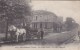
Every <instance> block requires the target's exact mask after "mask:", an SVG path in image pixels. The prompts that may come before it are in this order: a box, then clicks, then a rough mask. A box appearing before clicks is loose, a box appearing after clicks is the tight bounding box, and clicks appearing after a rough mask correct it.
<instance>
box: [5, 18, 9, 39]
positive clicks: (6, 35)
mask: <svg viewBox="0 0 80 50" xmlns="http://www.w3.org/2000/svg"><path fill="white" fill-rule="evenodd" d="M8 24H9V23H8V19H7V20H6V34H5V40H8Z"/></svg>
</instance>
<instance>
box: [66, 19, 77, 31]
mask: <svg viewBox="0 0 80 50" xmlns="http://www.w3.org/2000/svg"><path fill="white" fill-rule="evenodd" d="M65 25H66V29H67V31H70V30H72V29H74V28H75V27H76V26H77V23H76V22H75V20H74V19H73V18H71V17H67V18H66V21H65Z"/></svg>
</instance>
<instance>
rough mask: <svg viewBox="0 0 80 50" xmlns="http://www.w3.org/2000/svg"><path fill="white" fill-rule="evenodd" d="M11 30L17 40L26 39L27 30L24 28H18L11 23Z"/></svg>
mask: <svg viewBox="0 0 80 50" xmlns="http://www.w3.org/2000/svg"><path fill="white" fill-rule="evenodd" d="M9 32H10V35H11V36H12V37H16V42H19V40H21V39H22V40H23V41H25V40H26V30H25V29H24V28H17V27H16V26H14V25H11V26H10V27H9ZM20 38H21V39H20ZM12 39H13V38H12Z"/></svg>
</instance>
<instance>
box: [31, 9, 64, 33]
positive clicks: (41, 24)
mask: <svg viewBox="0 0 80 50" xmlns="http://www.w3.org/2000/svg"><path fill="white" fill-rule="evenodd" d="M62 21H63V19H61V18H60V17H57V16H56V14H54V13H52V12H49V11H45V10H36V11H33V19H32V23H31V27H32V28H34V29H43V30H49V31H50V32H53V31H55V30H57V25H58V26H59V24H60V23H61V22H62ZM51 30H52V31H51Z"/></svg>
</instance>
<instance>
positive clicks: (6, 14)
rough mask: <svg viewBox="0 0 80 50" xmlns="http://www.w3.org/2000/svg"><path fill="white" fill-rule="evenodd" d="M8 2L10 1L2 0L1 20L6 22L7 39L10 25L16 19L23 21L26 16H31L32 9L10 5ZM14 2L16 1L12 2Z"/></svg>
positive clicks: (26, 6)
mask: <svg viewBox="0 0 80 50" xmlns="http://www.w3.org/2000/svg"><path fill="white" fill-rule="evenodd" d="M6 1H8V0H0V10H1V11H0V18H2V19H5V20H6V39H7V34H8V25H9V24H10V23H11V22H12V21H13V20H14V19H22V18H24V17H25V16H29V15H31V8H30V6H29V5H20V4H12V5H10V4H9V3H7V2H6ZM11 1H12V2H11V3H13V1H15V0H11ZM18 3H19V2H18Z"/></svg>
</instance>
